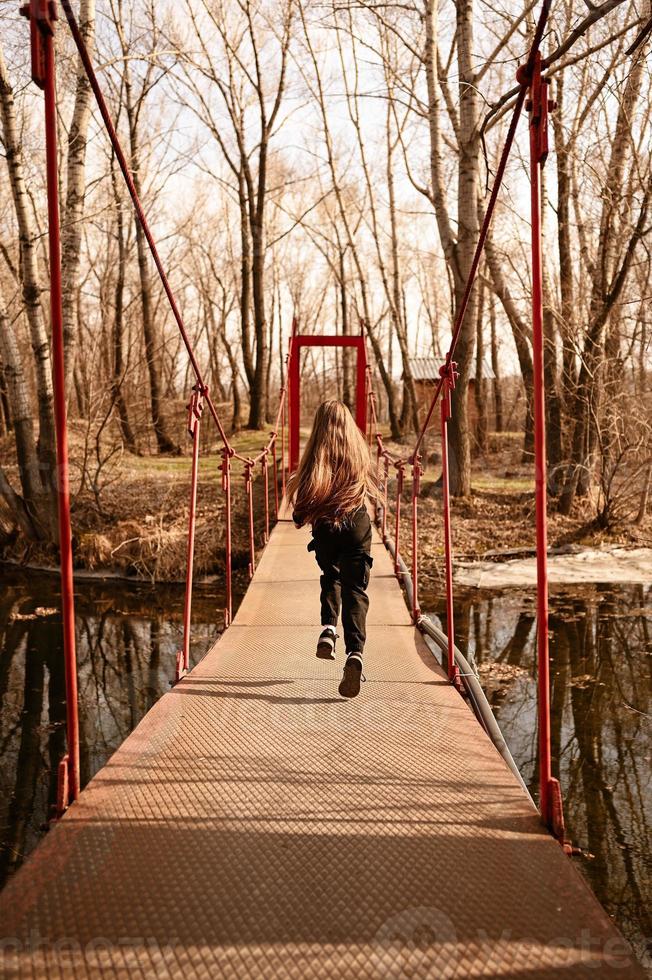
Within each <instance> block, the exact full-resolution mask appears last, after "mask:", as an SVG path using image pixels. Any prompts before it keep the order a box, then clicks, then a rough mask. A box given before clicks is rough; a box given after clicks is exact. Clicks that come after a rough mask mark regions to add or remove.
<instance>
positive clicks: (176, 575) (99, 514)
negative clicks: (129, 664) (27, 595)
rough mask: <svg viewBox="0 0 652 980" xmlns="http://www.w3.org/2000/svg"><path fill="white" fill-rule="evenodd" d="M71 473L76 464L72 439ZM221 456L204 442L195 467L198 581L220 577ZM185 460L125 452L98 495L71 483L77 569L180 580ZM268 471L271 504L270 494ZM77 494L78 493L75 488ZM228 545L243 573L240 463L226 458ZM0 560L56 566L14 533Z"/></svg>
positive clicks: (251, 442)
mask: <svg viewBox="0 0 652 980" xmlns="http://www.w3.org/2000/svg"><path fill="white" fill-rule="evenodd" d="M268 437H269V433H268V432H243V433H239V434H237V435H236V436H234V437H233V439H232V441H233V445H234V447H235V449H236V450H237V451H238V452H240V453H242V454H243V455H252V456H253V455H255V454H257V453H258V452H259V451H260V449H261V448H262V446H263V445H264V444H265V442H266V440H267V438H268ZM72 444H73V452H72V460H71V471H72V472H73V473H74V472H75V470H76V469H78V466H75V465H74V464H75V461H76V459H77V456H78V452H77V451H76V449H77V447H76V446H75V441H74V440H73V441H72ZM221 464H222V456H221V453H220V451H219V446H217V445H207V446H205V447H202V453H201V457H200V464H199V475H198V487H197V508H196V538H195V557H194V568H195V575H196V577H197V578H198V579H202V578H203V579H205V580H207V581H211V580H214V579H220V580H221V579H222V577H223V575H224V543H225V540H224V525H225V500H224V492H223V490H222V474H221ZM190 475H191V458H190V456H189V455H186V456H175V457H167V456H133V455H131V454H128V453H125V454H124V455H123V456H122V457H121V459H120V460H119V462H117V463H114V464H113V465H112V466H111V468H110V471H109V472H107V473H106V474H105V475H104V476H103V478H102V481H103V482H102V485H101V486H100V487H99V488H98V492H97V493H95V492H92V491H91V489H90V488H89V486H88V485H87V484H86V485H84V486H83V488H81V489H80V488H79V487H76V486H75V483H74V482H73V495H72V499H71V518H72V527H73V552H74V562H75V572H76V573H77V574H80V573H83V574H85V575H89V574H92V575H93V576H95V577H100V578H101V577H105V578H106V577H108V578H111V577H124V578H129V579H137V580H140V581H144V582H183V581H185V576H186V555H187V541H188V514H189V505H190V499H189V498H190ZM262 484H263V480H262V471H261V469H260V467H258V472H257V473H256V474H255V477H254V494H253V500H254V529H255V540H256V543H257V545H258V546H262V536H263V530H264V503H263V485H262ZM272 486H273V485H272V482H271V473H270V509H271V513H272V515H273V506H274V497H273V489H272ZM75 491H76V492H75ZM231 499H232V549H233V567H234V569H235V570H236V571H237V570H240V569H244V570H246V568H247V565H248V562H249V531H248V521H247V516H246V514H247V510H246V508H247V502H246V493H245V487H244V467H243V464H242V463H241V462H240V461H239V460H237V459H234V460H232V462H231ZM0 560H1V561H4V562H6V563H9V564H11V565H15V566H19V567H22V568H27V567H29V568H37V569H39V570H41V571H47V570H49V569H53V568H55V567H56V564H57V558H56V552H55V549H53V548H52V547H51V546H44V545H42V544H39V543H38V542H31V541H27V540H26V539H25V538H24V537H22V536H20V535H17V534H15V533H13V534H10V535H7V536H6V537H5V540H4V541H2V542H1V543H0Z"/></svg>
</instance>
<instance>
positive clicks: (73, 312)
mask: <svg viewBox="0 0 652 980" xmlns="http://www.w3.org/2000/svg"><path fill="white" fill-rule="evenodd" d="M79 29H80V31H81V34H82V37H83V38H84V41H85V43H86V46H87V47H88V49H89V51H90V52H91V55H92V51H93V42H94V38H95V0H81V3H80V6H79ZM90 106H91V86H90V82H89V81H88V78H87V75H86V72H85V71H84V68H83V65H82V64H81V61H78V64H77V88H76V93H75V107H74V109H73V114H72V121H71V123H70V131H69V133H68V172H67V187H66V204H65V209H64V211H63V215H62V222H61V279H62V288H63V295H64V297H65V302H64V304H63V348H64V367H65V391H66V393H69V392H70V389H71V381H72V375H73V366H74V360H75V352H76V344H77V306H78V303H79V290H78V280H79V261H80V254H81V237H82V218H83V214H84V198H85V194H86V145H87V137H88V124H89V120H90V118H91V108H90Z"/></svg>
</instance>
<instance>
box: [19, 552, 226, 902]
mask: <svg viewBox="0 0 652 980" xmlns="http://www.w3.org/2000/svg"><path fill="white" fill-rule="evenodd" d="M3 586H4V587H3V590H2V595H1V597H0V707H1V710H0V790H1V794H0V795H1V799H0V834H1V837H0V886H1V885H2V884H4V882H5V881H6V879H7V877H8V876H9V875H10V874H11V873H12V872H13V871H14V870H15V869H16V868H17V867H18V866H19V865H20V864H21V863H22V861H23V859H24V858H25V856H26V855H27V854H28V853H29V851H30V850H31V849H32V847H33V846H34V844H35V843H36V842H37V841H38V839H39V837H40V836H41V834H42V833H43V830H44V826H45V824H46V822H47V820H48V817H49V814H50V809H51V806H52V804H53V802H54V800H55V799H56V773H57V766H58V762H59V760H60V758H61V756H62V755H63V753H64V751H65V721H66V707H65V678H64V670H63V652H62V648H61V621H60V618H59V614H58V605H59V593H58V583H57V579H56V578H54V577H51V576H46V575H31V576H27V575H26V574H24V573H22V574H21V573H15V574H14V573H12V574H11V575H8V574H7V572H6V570H3ZM75 598H76V613H77V658H78V665H79V725H80V765H81V776H82V785H83V784H85V783H87V782H88V780H89V779H90V778H91V777H92V776H93V775H94V774H95V773H96V772H97V771H98V769H100V768H101V767H102V766H103V765H104V763H105V762H106V760H107V759H108V758H109V756H110V755H111V754H112V753H113V752H115V750H116V749H117V748H118V746H119V745H120V743H121V742H122V741H123V740H124V739H125V738H126V736H127V735H128V734H129V732H130V731H132V729H133V728H135V726H136V725H137V724H138V722H139V721H140V719H141V718H142V717H143V715H144V714H145V713H146V712H147V711H148V710H149V709H150V708H151V706H152V705H153V704H154V702H155V701H156V700H157V699H158V698H159V697H160V696H161V695H162V694H164V693H165V691H167V690H169V682H170V678H171V677H173V675H174V669H175V661H176V651H177V650H178V649H179V646H180V643H181V623H182V613H183V589H182V588H179V587H178V586H177V587H171V586H168V587H161V586H159V587H157V589H156V590H154V589H151V588H147V587H144V586H141V585H137V584H135V583H131V582H119V583H115V584H110V585H107V584H106V583H102V584H99V583H92V584H91V583H84V584H83V585H79V584H77V585H76V595H75ZM223 608H224V597H223V596H222V595H221V594H219V593H213V594H211V593H209V592H208V591H207V590H206V589H204V590H198V589H196V590H195V597H194V600H193V636H192V644H191V652H190V657H191V663H192V664H194V663H196V662H197V661H198V660H199V659H201V657H202V656H203V655H204V653H205V652H206V650H207V649H208V647H209V646H210V645H211V644H212V643H213V642H214V641H215V639H216V638H217V636H218V634H219V631H220V630H221V629H222V610H223ZM37 610H38V613H37Z"/></svg>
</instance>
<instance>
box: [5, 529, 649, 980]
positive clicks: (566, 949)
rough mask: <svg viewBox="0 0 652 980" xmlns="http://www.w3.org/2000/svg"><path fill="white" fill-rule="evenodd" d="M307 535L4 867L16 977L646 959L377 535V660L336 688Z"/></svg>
mask: <svg viewBox="0 0 652 980" xmlns="http://www.w3.org/2000/svg"><path fill="white" fill-rule="evenodd" d="M307 539H308V534H307V532H305V531H302V532H297V531H296V530H295V529H294V528H293V527H292V526H291V525H290V524H289V523H281V524H279V525H278V526H277V527H276V529H275V530H274V532H273V534H272V537H271V541H270V544H269V546H268V548H267V549H266V551H265V553H264V555H263V557H262V560H261V562H260V565H259V567H258V570H257V571H256V575H255V577H254V579H253V581H252V583H251V586H250V588H249V591H248V592H247V595H246V597H245V599H244V601H243V603H242V605H241V607H240V609H239V611H238V614H237V617H236V619H235V622H234V624H233V626H232V627H231V628H230V629H229V630H228V631H227V632H226V633H225V635H224V636H223V637H222V638H221V639H220V641H219V643H217V644H216V645H215V646H214V647H213V649H212V650H211V651H210V653H209V654H208V655H207V656H206V658H205V659H204V660H203V661H202V662H201V664H200V665H199V666H198V667H197V668H196V669H195V670H194V671H192V673H191V674H190V675H188V676H187V677H186V678H185V679H184V680H183V681H182V682H181V683H180V684H179V685H177V687H176V688H175V689H174V690H172V691H171V692H170V693H169V694H167V695H165V696H164V697H163V698H162V699H161V700H160V701H159V702H158V703H157V704H156V705H155V707H154V708H153V709H152V710H151V711H150V712H149V714H148V715H147V717H146V718H145V719H144V721H143V722H142V723H141V724H140V725H139V726H138V728H137V729H136V731H135V732H134V733H133V734H132V735H131V736H130V737H129V738H128V739H127V740H126V742H125V743H124V744H123V745H122V747H121V748H120V749H119V750H118V751H117V752H116V753H115V755H114V756H113V757H112V758H111V760H110V762H109V763H108V764H107V765H106V766H105V767H104V769H102V771H101V772H100V773H98V775H97V776H96V777H95V778H94V779H93V780H92V782H91V783H90V784H89V786H88V787H87V789H86V790H85V791H84V793H83V794H82V797H81V799H80V800H79V801H78V803H76V804H75V805H74V806H72V807H71V808H70V810H69V811H68V813H67V814H66V816H65V817H64V819H63V820H61V821H60V822H59V824H58V825H57V826H56V827H55V828H54V829H53V830H52V831H51V833H50V834H48V836H47V837H46V839H45V840H44V841H43V843H42V844H41V845H40V846H39V847H38V848H37V849H36V852H35V853H34V854H33V855H32V856H31V858H30V859H29V860H28V861H27V862H26V864H25V866H24V867H23V868H22V869H21V871H19V872H18V874H17V875H16V876H15V878H14V879H13V881H11V882H10V884H9V885H8V886H7V888H6V889H5V891H4V892H3V894H2V897H1V898H0V931H1V934H2V937H3V939H2V941H1V942H0V950H1V951H2V954H1V955H2V957H3V959H2V972H3V974H4V976H25V977H26V976H34V977H44V976H48V977H66V978H68V977H72V976H74V977H89V976H92V977H99V976H102V977H118V976H120V977H150V976H151V977H154V976H157V977H184V978H186V977H238V978H240V977H261V978H262V977H265V978H269V977H284V978H285V977H288V978H289V977H292V978H295V977H296V978H303V977H309V978H314V977H322V976H323V977H351V978H356V980H359V978H372V977H379V976H389V977H408V976H410V977H479V976H492V977H523V978H525V977H528V978H539V977H541V978H543V977H550V978H552V977H559V976H568V977H573V978H574V977H584V976H586V977H594V976H595V975H596V972H598V973H599V975H600V976H603V975H605V974H607V973H609V974H610V973H611V971H612V970H613V972H614V975H617V976H618V977H623V978H624V977H639V976H642V972H641V971H640V970H639V968H638V967H637V966H636V965H635V964H634V963H633V962H632V960H631V959H630V956H629V952H628V950H627V947H626V945H625V943H624V941H623V940H622V939H621V938H620V936H619V934H618V933H617V932H616V931H615V930H614V928H613V926H612V925H611V923H610V920H609V919H608V917H607V915H606V914H605V913H604V911H603V910H602V909H601V907H600V906H599V905H598V903H597V901H596V900H595V898H594V897H593V895H592V894H591V892H590V891H589V889H588V887H587V886H586V885H585V884H584V882H583V881H582V879H581V878H580V875H579V873H578V872H577V871H576V870H575V868H573V866H572V863H571V861H570V860H569V859H568V858H567V857H565V856H564V855H563V854H562V852H561V850H560V848H559V847H558V846H557V844H555V843H554V842H553V841H552V840H551V838H549V837H548V836H547V834H546V833H544V832H543V831H542V830H541V827H540V826H539V823H538V819H537V816H536V814H535V812H534V811H533V809H532V807H531V805H530V804H529V802H528V801H527V799H526V798H525V796H524V795H523V793H522V790H521V789H520V787H519V786H518V785H517V783H516V781H515V779H514V777H513V776H512V774H511V773H510V772H509V770H508V769H507V767H506V766H505V764H504V763H503V761H502V759H501V758H500V757H499V755H498V753H497V752H496V751H495V749H494V747H493V745H492V744H491V743H490V741H489V740H488V738H487V737H486V736H485V735H484V733H483V731H482V730H481V728H480V726H479V725H478V723H477V722H476V721H475V719H474V718H473V716H472V715H471V713H470V712H469V710H468V709H467V707H466V706H465V704H464V703H463V701H462V700H461V698H460V697H459V696H458V695H457V694H456V693H455V691H454V690H452V689H451V687H450V686H449V685H448V684H447V683H446V680H445V678H444V676H443V674H442V673H441V671H440V670H439V668H438V667H437V666H436V664H435V663H434V661H433V659H432V657H431V655H430V654H429V652H428V651H427V649H426V647H425V646H424V644H423V642H422V640H421V637H420V636H419V634H418V633H417V631H416V630H415V629H414V628H413V627H412V626H411V625H410V620H409V616H408V613H407V611H406V608H405V605H404V602H403V599H402V596H401V593H400V590H399V588H398V585H397V583H396V580H395V579H394V577H393V575H392V568H391V563H390V560H389V557H388V555H387V553H386V552H385V549H384V548H383V546H382V544H381V543H380V542H379V541H378V538H377V537H375V539H374V544H373V553H374V557H375V565H374V569H373V573H372V580H371V586H370V594H371V608H370V615H369V624H370V625H369V638H368V646H367V652H366V653H367V655H366V666H365V669H366V673H367V677H368V680H367V683H366V684H364V685H363V688H362V692H361V695H360V697H359V698H358V699H357V700H355V701H350V702H347V701H344V700H342V699H341V698H339V697H338V695H337V682H338V679H339V675H340V669H341V657H342V654H341V650H340V656H339V658H338V663H337V664H333V663H329V662H322V661H319V660H317V659H316V658H315V657H314V655H313V651H314V647H315V641H316V636H317V633H318V628H317V627H316V624H317V623H318V611H319V602H318V583H317V576H318V570H317V567H316V564H315V562H314V559H313V557H312V555H310V554H309V553H308V552H307V551H306V548H305V546H306V542H307ZM596 967H597V970H596Z"/></svg>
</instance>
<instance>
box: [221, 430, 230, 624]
mask: <svg viewBox="0 0 652 980" xmlns="http://www.w3.org/2000/svg"><path fill="white" fill-rule="evenodd" d="M232 455H233V454H232V451H231V450H230V449H229V447H228V446H224V447H223V449H222V490H223V491H224V581H225V589H226V608H225V610H224V625H225V626H230V625H231V623H232V622H233V568H232V558H233V555H232V548H231V536H232V535H231V457H232Z"/></svg>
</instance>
